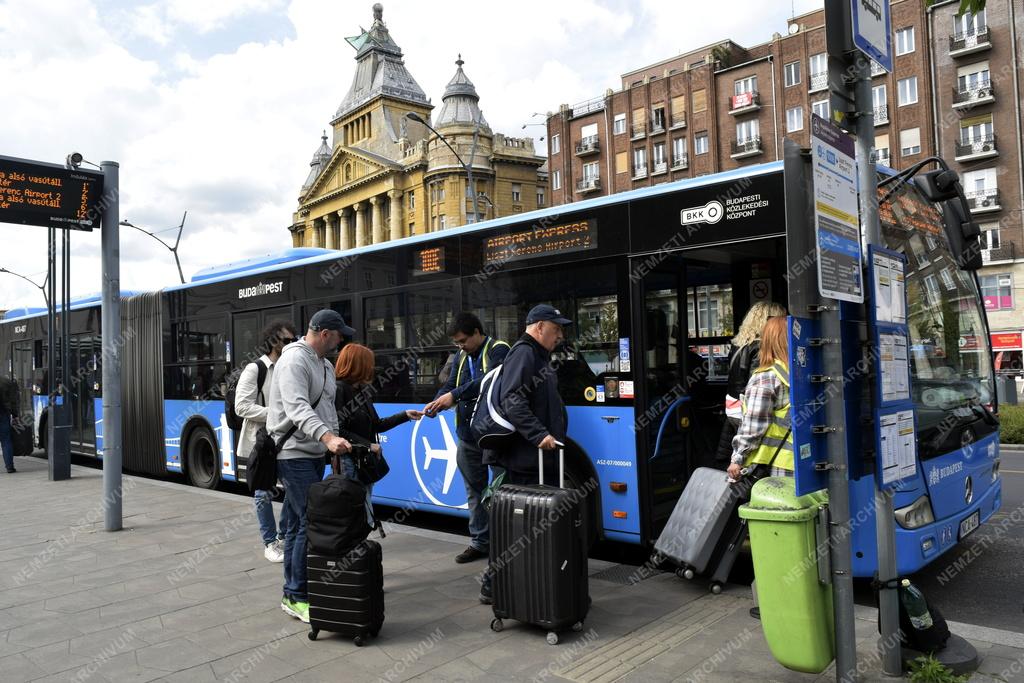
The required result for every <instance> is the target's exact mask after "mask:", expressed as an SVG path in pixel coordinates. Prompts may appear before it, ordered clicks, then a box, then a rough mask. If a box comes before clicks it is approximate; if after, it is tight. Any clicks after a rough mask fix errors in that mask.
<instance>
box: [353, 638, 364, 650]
mask: <svg viewBox="0 0 1024 683" xmlns="http://www.w3.org/2000/svg"><path fill="white" fill-rule="evenodd" d="M352 642H353V643H355V644H356V647H362V646H363V637H362V636H356V637H355V639H354V640H353V641H352Z"/></svg>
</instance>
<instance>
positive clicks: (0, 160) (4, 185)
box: [0, 156, 103, 230]
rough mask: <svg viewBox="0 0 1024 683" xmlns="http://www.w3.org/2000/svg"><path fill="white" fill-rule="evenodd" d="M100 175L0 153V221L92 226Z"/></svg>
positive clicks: (79, 227) (95, 220) (100, 187)
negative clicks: (0, 154)
mask: <svg viewBox="0 0 1024 683" xmlns="http://www.w3.org/2000/svg"><path fill="white" fill-rule="evenodd" d="M102 194H103V175H102V174H100V173H92V172H90V171H83V170H81V169H67V168H64V167H62V166H58V165H56V164H42V163H39V162H33V161H26V160H24V159H15V158H12V157H5V156H0V223H20V224H22V225H39V226H43V227H49V226H51V225H52V226H54V227H58V228H70V229H72V230H92V229H93V228H95V227H99V221H100V212H99V211H98V210H97V205H98V204H99V201H100V195H102Z"/></svg>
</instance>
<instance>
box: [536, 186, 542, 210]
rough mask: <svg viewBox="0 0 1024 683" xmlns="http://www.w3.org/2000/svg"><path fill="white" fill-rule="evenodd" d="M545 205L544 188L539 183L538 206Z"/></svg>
mask: <svg viewBox="0 0 1024 683" xmlns="http://www.w3.org/2000/svg"><path fill="white" fill-rule="evenodd" d="M543 206H544V188H543V187H541V186H539V185H538V186H537V208H538V209H539V208H541V207H543Z"/></svg>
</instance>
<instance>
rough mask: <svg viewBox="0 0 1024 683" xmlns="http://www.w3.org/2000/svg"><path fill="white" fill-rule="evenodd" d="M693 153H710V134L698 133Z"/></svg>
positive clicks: (694, 140)
mask: <svg viewBox="0 0 1024 683" xmlns="http://www.w3.org/2000/svg"><path fill="white" fill-rule="evenodd" d="M693 153H694V154H707V153H708V134H707V133H697V134H696V135H694V136H693Z"/></svg>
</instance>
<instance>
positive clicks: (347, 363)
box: [334, 344, 374, 384]
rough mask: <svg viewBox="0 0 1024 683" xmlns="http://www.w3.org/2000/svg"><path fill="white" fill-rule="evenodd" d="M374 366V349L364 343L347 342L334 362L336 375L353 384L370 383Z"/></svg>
mask: <svg viewBox="0 0 1024 683" xmlns="http://www.w3.org/2000/svg"><path fill="white" fill-rule="evenodd" d="M373 367H374V358H373V351H371V350H370V349H368V348H366V347H365V346H363V345H362V344H346V345H345V348H343V349H342V350H341V353H339V354H338V360H337V361H336V362H335V363H334V376H335V377H337V378H338V379H343V380H345V381H346V382H351V383H352V384H369V383H370V380H372V379H373Z"/></svg>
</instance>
